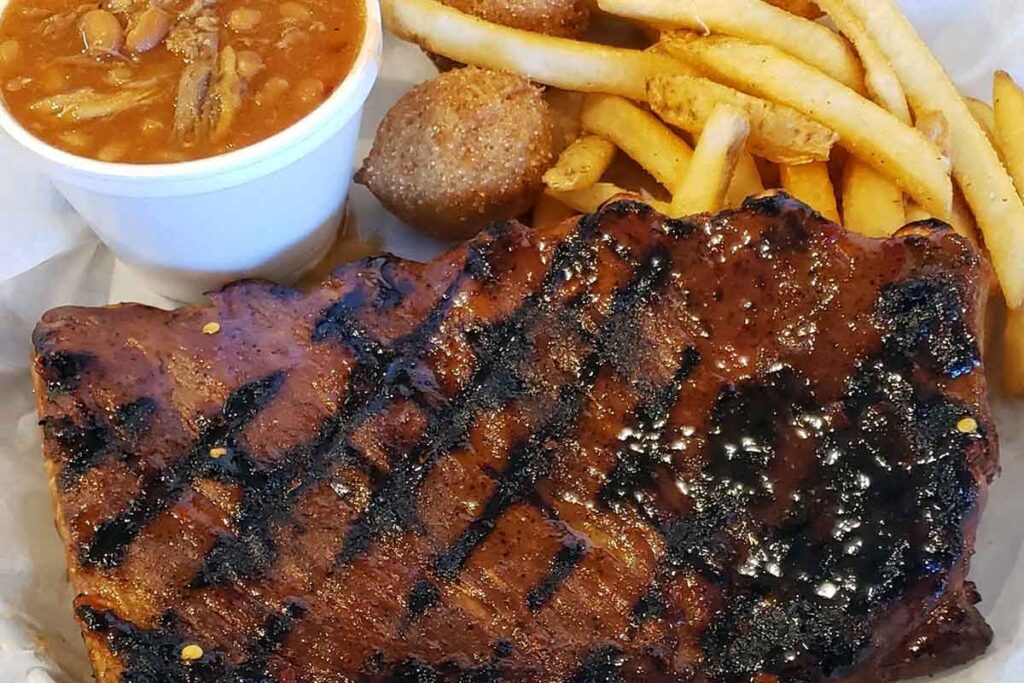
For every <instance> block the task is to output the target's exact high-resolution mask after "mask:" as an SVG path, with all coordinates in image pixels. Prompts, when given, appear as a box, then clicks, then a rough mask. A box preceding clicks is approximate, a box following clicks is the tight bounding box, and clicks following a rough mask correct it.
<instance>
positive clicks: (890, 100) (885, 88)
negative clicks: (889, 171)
mask: <svg viewBox="0 0 1024 683" xmlns="http://www.w3.org/2000/svg"><path fill="white" fill-rule="evenodd" d="M818 4H819V5H820V6H821V8H822V9H823V10H825V11H826V12H827V13H828V15H829V17H831V19H832V22H833V23H834V24H835V25H836V28H838V29H839V31H840V32H841V33H842V34H843V35H844V36H846V37H847V39H849V41H850V42H851V43H853V48H854V49H855V50H856V51H857V54H858V55H860V59H861V62H862V63H863V65H864V87H865V89H866V90H867V92H868V95H870V96H871V99H873V100H874V101H875V102H877V103H878V104H880V105H881V106H882V107H884V108H885V109H886V111H888V112H889V113H890V114H892V115H893V116H895V117H896V118H898V119H899V120H900V121H902V122H903V123H906V124H909V123H910V122H911V119H910V107H909V106H908V105H907V96H906V93H904V92H903V85H902V84H901V83H900V78H899V76H897V75H896V71H895V69H893V68H892V64H890V63H889V60H888V58H887V57H886V56H885V54H884V53H883V52H882V50H881V48H879V47H878V44H877V43H875V40H874V38H872V37H871V36H870V35H868V32H867V30H866V29H865V28H864V25H863V24H861V23H860V20H859V19H858V18H857V17H856V16H855V15H854V14H853V13H852V12H851V11H850V8H849V7H847V5H846V2H845V0H821V2H819V3H818Z"/></svg>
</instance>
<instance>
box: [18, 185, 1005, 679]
mask: <svg viewBox="0 0 1024 683" xmlns="http://www.w3.org/2000/svg"><path fill="white" fill-rule="evenodd" d="M987 279H988V273H987V268H986V266H985V264H984V261H983V260H982V259H981V258H980V257H979V254H978V252H977V251H975V250H974V248H972V247H971V246H970V245H969V244H968V243H966V242H965V241H964V240H962V239H960V238H958V237H956V236H955V235H953V234H952V233H951V232H949V231H948V230H945V229H942V228H941V227H939V226H937V225H930V224H915V225H913V226H910V227H908V228H904V229H903V230H902V231H901V232H900V233H899V234H898V235H897V236H896V237H894V238H892V239H890V240H887V241H876V240H870V239H865V238H861V237H858V236H856V235H852V234H849V233H847V232H845V231H844V230H843V229H842V228H840V227H838V226H836V225H834V224H831V223H828V222H826V221H824V220H823V219H822V218H821V217H820V216H818V215H816V214H814V213H812V212H811V211H810V210H809V209H807V208H806V207H805V206H803V205H802V204H799V203H797V202H795V201H793V200H791V199H789V198H787V197H785V196H783V195H778V196H774V197H767V198H761V199H756V200H749V201H748V202H747V203H746V205H745V206H744V208H743V209H742V210H740V211H731V212H725V213H723V214H720V215H718V216H713V217H697V218H694V219H692V220H669V219H666V218H664V217H662V216H659V215H657V214H656V213H654V212H653V211H652V210H651V209H650V208H649V207H647V206H645V205H642V204H638V203H632V202H615V203H612V204H610V205H608V206H606V207H605V208H604V209H602V210H601V211H600V212H599V213H597V214H594V215H591V216H586V217H584V218H582V219H579V220H578V221H568V222H566V223H564V224H562V225H560V226H557V227H555V228H552V229H548V230H541V231H530V230H527V229H526V228H524V227H523V226H521V225H519V224H517V223H515V222H511V223H504V224H498V225H495V226H493V227H491V228H490V229H488V230H487V231H485V232H484V233H482V234H481V235H480V236H479V237H477V238H475V239H473V240H471V241H470V242H468V243H466V244H465V245H463V246H461V247H459V248H456V249H454V250H452V251H450V252H449V253H447V254H446V255H444V256H442V257H440V258H438V259H437V260H435V261H433V262H430V263H427V264H417V263H412V262H408V261H403V260H400V259H397V258H393V257H387V256H384V257H379V258H374V259H370V260H367V261H364V262H362V263H359V264H353V265H350V266H346V267H343V268H341V269H339V270H337V271H336V272H335V274H334V275H333V276H332V278H331V279H329V280H328V281H326V282H325V283H323V284H322V285H321V286H319V287H317V288H315V289H313V290H312V291H310V292H306V293H300V292H298V291H294V290H292V289H288V288H285V287H280V286H275V285H271V284H265V283H257V282H242V283H238V284H235V285H231V286H229V287H227V288H226V289H224V290H223V291H220V292H217V293H215V294H213V295H211V297H210V298H211V304H210V305H208V306H201V307H197V306H190V307H185V308H182V309H179V310H177V311H173V312H165V311H160V310H155V309H152V308H147V307H143V306H138V305H122V306H113V307H109V308H103V309H86V308H62V309H57V310H54V311H51V312H50V313H48V314H47V315H46V316H45V317H44V319H43V321H42V322H41V323H40V324H39V326H38V328H37V330H36V332H35V337H34V343H35V349H36V353H37V357H36V364H35V369H36V376H37V386H38V396H39V410H40V416H41V420H42V426H43V429H44V432H45V451H46V462H47V466H48V468H49V471H50V474H51V477H52V482H53V488H54V494H55V497H56V502H57V521H58V526H59V529H60V532H61V535H62V536H63V539H64V542H65V543H66V548H67V556H68V563H69V567H70V570H71V580H72V582H73V584H74V586H75V588H76V589H77V591H78V593H79V594H80V595H79V597H78V598H77V600H76V604H75V612H76V615H77V618H78V620H79V621H80V623H81V626H82V630H83V633H84V634H85V638H86V641H87V643H88V646H89V650H90V654H91V657H92V661H93V664H94V667H95V669H96V672H97V676H98V678H99V680H100V681H101V682H103V683H110V682H113V681H131V682H132V683H140V682H147V683H148V682H155V681H160V682H162V683H166V682H171V683H174V682H187V683H197V682H209V681H225V682H233V683H257V682H261V683H262V682H280V683H284V682H304V683H314V682H322V681H348V680H405V681H439V680H453V681H454V680H458V681H499V680H507V681H544V682H547V681H574V682H588V681H617V680H623V681H641V680H644V681H655V680H665V681H708V682H712V681H713V682H739V681H744V682H747V681H754V682H756V683H771V682H774V681H819V680H824V679H829V680H846V681H881V680H891V679H893V678H897V677H903V676H911V675H918V674H922V673H929V672H932V671H936V670H939V669H941V668H944V667H947V666H951V665H953V664H957V663H960V662H963V661H966V660H968V659H970V658H972V657H974V656H976V655H977V654H979V653H980V652H981V651H982V650H984V648H985V647H986V645H987V644H988V642H989V640H990V638H991V633H990V632H989V630H988V627H987V626H986V625H985V623H984V621H983V620H982V618H981V617H980V615H979V614H978V612H977V611H976V609H975V607H974V603H976V602H977V600H978V598H977V594H976V592H975V591H974V587H973V586H972V585H971V584H970V583H969V582H967V581H966V580H965V575H966V573H967V569H968V563H969V558H970V555H971V553H972V548H973V542H974V536H975V527H976V524H977V521H978V516H979V513H980V511H981V508H982V506H983V503H984V499H985V494H986V490H987V487H988V483H989V481H990V480H991V479H992V477H993V476H994V474H995V472H996V469H997V450H996V437H995V431H994V427H993V424H992V418H991V416H990V414H989V408H988V405H987V402H986V389H985V380H984V375H983V373H982V371H981V361H980V356H979V350H978V348H979V342H978V336H979V333H980V329H981V328H980V326H979V319H980V317H981V315H982V312H983V301H984V299H985V297H986V295H987V291H988V288H987Z"/></svg>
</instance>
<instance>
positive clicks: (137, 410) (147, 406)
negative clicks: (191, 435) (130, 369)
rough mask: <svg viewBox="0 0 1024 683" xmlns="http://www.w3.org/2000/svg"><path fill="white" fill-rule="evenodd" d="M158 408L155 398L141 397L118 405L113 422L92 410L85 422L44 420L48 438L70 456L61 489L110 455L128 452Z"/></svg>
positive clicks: (59, 478)
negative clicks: (102, 418)
mask: <svg viewBox="0 0 1024 683" xmlns="http://www.w3.org/2000/svg"><path fill="white" fill-rule="evenodd" d="M156 408H157V406H156V401H154V400H153V399H151V398H148V397H142V398H138V399H136V400H134V401H130V402H128V403H124V404H122V405H120V406H118V407H117V408H115V409H114V412H113V415H112V416H111V419H110V424H107V423H105V422H103V421H102V420H101V419H100V418H99V417H98V416H97V415H96V414H94V413H92V412H86V413H85V415H84V418H83V424H82V425H77V424H75V423H74V422H73V421H72V420H71V418H70V417H68V416H66V415H65V416H62V417H54V418H46V419H44V420H42V421H41V422H40V425H42V427H43V432H44V434H45V435H46V438H48V439H53V440H54V441H56V442H57V443H58V444H59V445H60V447H61V450H62V451H63V452H64V453H65V454H66V455H67V460H66V461H65V463H64V466H63V467H62V468H61V470H60V474H59V475H57V485H58V486H59V487H60V490H61V491H62V492H63V491H67V490H68V489H70V488H72V487H73V486H75V485H76V484H77V483H78V482H79V481H80V480H81V479H82V477H84V476H85V475H86V474H88V473H89V472H90V471H91V470H93V469H94V468H96V467H97V466H99V465H100V464H101V463H102V462H104V461H105V460H106V459H107V458H108V457H115V456H117V455H127V454H128V452H129V451H130V447H131V445H132V442H134V441H135V440H137V439H138V438H139V437H141V436H143V435H144V434H145V433H146V431H148V430H149V428H150V426H151V425H152V421H153V416H154V415H155V414H156Z"/></svg>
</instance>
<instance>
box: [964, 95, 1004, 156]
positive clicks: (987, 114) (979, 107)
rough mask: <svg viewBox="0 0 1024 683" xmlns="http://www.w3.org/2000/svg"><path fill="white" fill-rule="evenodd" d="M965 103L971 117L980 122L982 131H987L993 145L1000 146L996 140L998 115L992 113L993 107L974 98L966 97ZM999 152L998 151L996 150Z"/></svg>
mask: <svg viewBox="0 0 1024 683" xmlns="http://www.w3.org/2000/svg"><path fill="white" fill-rule="evenodd" d="M964 102H966V103H967V108H968V109H969V110H970V112H971V116H973V117H974V120H975V121H977V122H978V125H979V126H981V129H982V130H983V131H985V135H987V136H988V139H989V140H991V141H992V144H993V145H998V144H999V143H998V141H997V140H996V113H995V112H994V111H992V107H991V106H989V105H988V104H987V103H985V102H982V101H981V100H978V99H975V98H973V97H965V98H964ZM996 151H997V152H998V151H999V150H998V149H997V150H996Z"/></svg>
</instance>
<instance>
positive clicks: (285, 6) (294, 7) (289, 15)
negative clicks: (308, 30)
mask: <svg viewBox="0 0 1024 683" xmlns="http://www.w3.org/2000/svg"><path fill="white" fill-rule="evenodd" d="M278 11H279V12H280V13H281V16H282V17H284V18H285V19H290V20H292V21H309V19H310V18H311V17H312V16H313V12H312V10H310V9H309V8H308V7H306V6H305V5H303V4H302V3H301V2H293V1H292V0H287V2H282V3H281V4H280V6H279V7H278Z"/></svg>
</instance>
